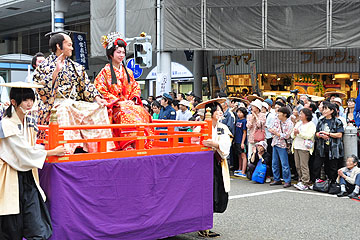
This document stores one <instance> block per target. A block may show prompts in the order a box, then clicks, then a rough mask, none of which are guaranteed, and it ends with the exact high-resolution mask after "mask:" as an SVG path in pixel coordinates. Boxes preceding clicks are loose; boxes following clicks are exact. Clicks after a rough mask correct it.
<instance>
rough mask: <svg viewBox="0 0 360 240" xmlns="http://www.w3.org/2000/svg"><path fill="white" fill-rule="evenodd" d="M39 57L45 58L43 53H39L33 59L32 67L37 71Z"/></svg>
mask: <svg viewBox="0 0 360 240" xmlns="http://www.w3.org/2000/svg"><path fill="white" fill-rule="evenodd" d="M38 57H45V56H44V54H43V53H42V52H38V53H36V54H35V56H34V57H33V58H32V59H31V66H32V67H33V68H34V69H35V68H36V61H37V58H38Z"/></svg>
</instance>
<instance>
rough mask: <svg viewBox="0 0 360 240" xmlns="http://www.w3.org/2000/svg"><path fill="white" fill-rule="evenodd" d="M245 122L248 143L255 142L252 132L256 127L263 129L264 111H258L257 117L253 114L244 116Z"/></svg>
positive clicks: (253, 132)
mask: <svg viewBox="0 0 360 240" xmlns="http://www.w3.org/2000/svg"><path fill="white" fill-rule="evenodd" d="M246 121H247V124H246V127H247V130H248V133H249V135H248V137H249V138H248V141H249V143H255V140H254V134H255V131H256V130H257V129H262V130H263V131H265V122H266V115H265V113H259V114H258V118H257V119H255V117H254V116H253V114H249V115H248V116H247V118H246Z"/></svg>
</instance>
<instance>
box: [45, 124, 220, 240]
mask: <svg viewBox="0 0 360 240" xmlns="http://www.w3.org/2000/svg"><path fill="white" fill-rule="evenodd" d="M185 124H186V126H200V127H201V132H200V133H188V132H176V131H174V128H175V126H185ZM210 124H211V121H203V122H190V123H189V122H178V121H156V122H154V123H151V124H139V125H117V124H113V125H102V126H71V127H61V126H60V127H59V126H58V125H57V123H56V122H51V123H50V125H49V126H40V129H42V130H45V131H46V132H47V137H46V140H44V141H43V144H45V146H46V148H48V149H52V148H54V147H56V146H58V145H60V144H64V143H67V142H70V141H66V140H64V139H63V135H62V134H63V131H67V130H73V129H94V128H119V129H127V128H128V129H130V128H131V129H133V130H134V131H135V132H136V136H132V137H117V138H111V139H88V140H71V141H72V142H74V141H75V142H76V141H79V142H84V141H92V142H98V150H99V151H98V152H97V153H82V154H73V155H67V156H64V157H49V158H48V159H47V162H46V163H45V165H44V167H43V169H42V170H41V171H40V184H41V186H42V188H43V189H44V191H45V193H46V195H47V204H48V207H49V211H50V215H51V219H52V225H53V235H52V237H51V239H52V240H55V239H56V240H64V239H77V240H82V239H84V240H85V239H86V240H87V239H107V240H108V239H131V240H134V239H139V240H140V239H159V238H166V237H170V236H175V235H178V234H182V233H187V232H194V231H198V230H204V229H210V228H212V224H213V160H212V159H213V152H212V151H211V149H209V148H206V147H204V146H203V145H202V144H200V143H201V142H202V140H204V139H208V138H211V125H210ZM164 126H166V127H167V129H165V130H164V129H161V130H155V134H154V135H152V136H145V134H144V128H146V127H152V128H154V129H159V128H160V127H164ZM160 133H163V134H167V135H166V136H164V135H161V136H160ZM164 138H166V139H167V140H166V141H160V139H162V140H163V139H164ZM180 138H181V139H182V140H180V141H179V139H180ZM129 139H133V140H134V141H135V146H136V147H135V149H133V150H129V151H118V152H105V151H104V149H105V148H104V146H106V142H107V141H121V140H129ZM147 139H152V140H154V144H153V145H154V146H153V148H151V149H144V143H145V141H146V140H147ZM194 139H195V140H196V141H195V142H194Z"/></svg>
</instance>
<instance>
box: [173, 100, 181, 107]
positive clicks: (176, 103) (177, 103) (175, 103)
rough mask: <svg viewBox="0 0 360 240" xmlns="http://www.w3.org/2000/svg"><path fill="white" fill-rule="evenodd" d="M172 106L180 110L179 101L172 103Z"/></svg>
mask: <svg viewBox="0 0 360 240" xmlns="http://www.w3.org/2000/svg"><path fill="white" fill-rule="evenodd" d="M172 105H174V107H177V108H179V100H176V99H175V100H173V101H172Z"/></svg>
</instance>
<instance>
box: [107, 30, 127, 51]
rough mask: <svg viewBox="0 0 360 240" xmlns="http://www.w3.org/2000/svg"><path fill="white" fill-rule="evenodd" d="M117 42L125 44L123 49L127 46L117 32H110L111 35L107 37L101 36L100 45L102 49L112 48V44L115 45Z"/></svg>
mask: <svg viewBox="0 0 360 240" xmlns="http://www.w3.org/2000/svg"><path fill="white" fill-rule="evenodd" d="M118 40H120V41H122V42H123V43H124V44H125V47H126V46H127V43H126V42H125V40H124V37H123V36H122V34H121V33H119V32H112V33H109V34H108V35H105V36H102V37H101V44H102V45H103V47H104V48H105V49H106V48H111V47H112V46H114V43H116V44H117V42H118Z"/></svg>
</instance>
